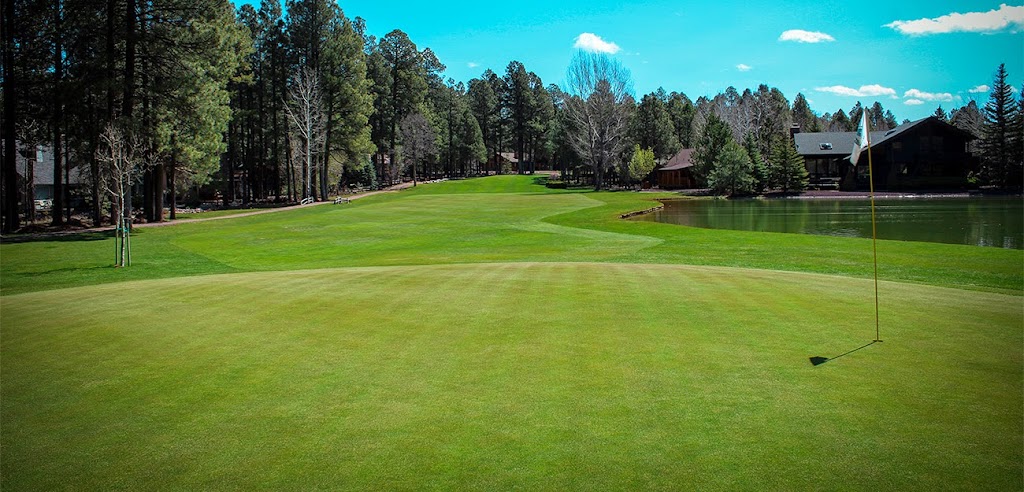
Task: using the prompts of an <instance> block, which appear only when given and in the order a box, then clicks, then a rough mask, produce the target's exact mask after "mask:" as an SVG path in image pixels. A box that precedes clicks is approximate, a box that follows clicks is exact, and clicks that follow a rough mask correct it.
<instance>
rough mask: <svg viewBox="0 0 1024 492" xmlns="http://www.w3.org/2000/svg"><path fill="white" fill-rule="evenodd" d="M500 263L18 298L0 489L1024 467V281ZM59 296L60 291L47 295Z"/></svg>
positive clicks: (751, 483)
mask: <svg viewBox="0 0 1024 492" xmlns="http://www.w3.org/2000/svg"><path fill="white" fill-rule="evenodd" d="M882 294H883V296H884V298H885V299H886V303H885V304H883V312H882V316H883V318H882V323H883V330H884V331H883V337H884V338H885V342H883V343H881V344H876V345H873V346H870V347H867V348H864V349H862V350H859V351H857V352H854V353H852V354H850V355H847V356H845V357H842V358H839V359H835V360H833V361H830V362H828V363H826V364H824V365H822V366H819V367H813V366H812V365H811V364H810V363H809V362H808V357H810V356H815V355H823V356H834V355H838V354H840V353H842V352H846V351H848V350H851V349H854V348H857V347H860V346H862V345H863V344H864V343H865V342H867V341H869V340H870V339H871V338H872V336H873V334H874V333H873V324H872V320H871V309H870V308H871V287H870V283H869V282H868V281H865V280H861V279H847V278H840V277H834V276H824V275H811V274H798V273H780V272H769V271H764V270H746V269H731V268H708V267H687V266H670V265H634V264H595V263H575V264H565V263H514V264H509V263H501V264H480V265H441V266H412V267H371V268H348V269H336V270H310V271H302V272H289V273H280V272H265V273H250V274H233V275H219V276H209V277H204V278H202V281H201V282H200V281H197V279H196V278H182V279H167V280H156V281H142V282H134V283H128V284H110V285H102V286H93V287H85V288H76V289H65V290H54V291H48V292H37V293H29V294H22V295H15V296H5V297H2V298H0V308H2V309H0V313H2V318H0V321H2V326H3V343H2V344H0V372H2V374H3V386H2V397H3V405H2V413H0V418H2V422H3V433H2V437H0V439H2V449H3V460H2V463H0V470H2V476H3V484H4V489H5V490H26V489H54V488H65V487H72V488H79V489H107V488H122V487H123V488H131V489H136V490H152V489H164V488H172V489H191V490H196V489H220V488H228V489H243V490H245V489H256V488H262V489H280V488H287V489H294V490H310V489H315V488H329V489H333V488H346V487H351V488H355V489H364V490H365V489H385V488H387V489H393V488H441V489H452V488H472V489H485V490H493V489H505V488H512V487H520V488H525V489H552V490H560V489H566V488H577V489H586V490H604V489H636V488H641V487H642V488H663V489H676V490H678V489H700V488H721V489H748V490H749V489H765V488H767V489H777V490H807V489H873V490H879V489H889V490H891V489H919V490H934V489H985V490H1019V489H1020V488H1021V487H1022V486H1024V484H1022V481H1021V473H1020V470H1021V463H1022V460H1024V457H1022V449H1021V435H1022V432H1024V430H1022V419H1024V414H1022V406H1024V401H1022V396H1021V386H1022V384H1024V381H1022V363H1024V361H1022V359H1021V347H1022V344H1024V339H1022V330H1021V322H1022V321H1021V303H1020V298H1019V297H1015V296H1007V295H1002V294H996V293H985V292H968V291H961V290H954V289H946V288H939V287H930V286H920V285H910V284H898V283H883V285H882ZM55 306H59V309H54V307H55Z"/></svg>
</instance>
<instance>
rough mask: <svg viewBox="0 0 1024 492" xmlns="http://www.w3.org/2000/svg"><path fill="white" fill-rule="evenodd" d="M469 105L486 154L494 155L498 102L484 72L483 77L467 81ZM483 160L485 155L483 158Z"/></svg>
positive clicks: (495, 150)
mask: <svg viewBox="0 0 1024 492" xmlns="http://www.w3.org/2000/svg"><path fill="white" fill-rule="evenodd" d="M468 97H469V107H470V110H471V111H472V112H473V116H474V117H475V118H476V121H477V126H478V127H479V128H480V134H481V138H482V139H483V141H484V146H485V147H486V149H487V150H486V152H487V155H488V156H494V155H496V154H497V153H498V152H499V151H498V150H497V146H498V143H497V134H498V125H499V119H498V117H499V111H500V109H499V102H498V96H497V95H496V94H495V93H494V88H493V87H492V86H491V83H490V82H488V80H487V76H486V74H485V75H484V77H483V78H479V79H472V80H470V81H469V94H468ZM484 159H485V160H486V159H487V157H485V158H484Z"/></svg>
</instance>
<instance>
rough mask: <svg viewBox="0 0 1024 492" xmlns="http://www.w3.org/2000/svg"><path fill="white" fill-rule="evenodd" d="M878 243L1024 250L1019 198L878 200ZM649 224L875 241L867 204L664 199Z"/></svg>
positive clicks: (851, 201) (1023, 216) (1022, 210)
mask: <svg viewBox="0 0 1024 492" xmlns="http://www.w3.org/2000/svg"><path fill="white" fill-rule="evenodd" d="M875 211H876V219H877V222H878V238H879V239H895V240H901V241H928V242H936V243H952V244H968V245H972V246H991V247H997V248H1012V249H1024V201H1022V200H1021V199H1020V198H1019V197H985V198H903V199H884V200H875ZM636 220H650V221H656V222H666V223H671V224H681V225H687V226H693V227H704V228H709V229H734V230H742V231H763V232H795V233H802V234H821V235H829V236H850V237H871V202H870V201H868V200H867V199H840V200H830V199H801V200H666V201H665V208H664V209H663V210H661V211H658V212H654V213H650V214H645V215H641V216H639V217H637V218H636Z"/></svg>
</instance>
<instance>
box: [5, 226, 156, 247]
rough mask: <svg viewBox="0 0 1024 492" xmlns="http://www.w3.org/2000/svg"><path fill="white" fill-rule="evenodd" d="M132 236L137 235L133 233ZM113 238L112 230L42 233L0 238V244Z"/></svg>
mask: <svg viewBox="0 0 1024 492" xmlns="http://www.w3.org/2000/svg"><path fill="white" fill-rule="evenodd" d="M132 234H137V232H136V231H133V232H132ZM113 237H114V230H113V229H111V230H109V231H90V232H43V233H37V234H16V235H13V236H3V237H0V244H15V243H37V242H46V241H55V242H80V241H102V240H104V239H111V238H113Z"/></svg>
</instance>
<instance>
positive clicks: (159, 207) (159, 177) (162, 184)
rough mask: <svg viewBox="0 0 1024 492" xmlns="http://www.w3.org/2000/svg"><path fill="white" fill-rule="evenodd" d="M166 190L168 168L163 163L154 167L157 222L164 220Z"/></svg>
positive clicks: (155, 215)
mask: <svg viewBox="0 0 1024 492" xmlns="http://www.w3.org/2000/svg"><path fill="white" fill-rule="evenodd" d="M165 191H167V170H166V169H165V168H164V164H162V163H161V164H157V165H156V166H155V167H154V168H153V219H154V221H155V222H163V221H164V192H165Z"/></svg>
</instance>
